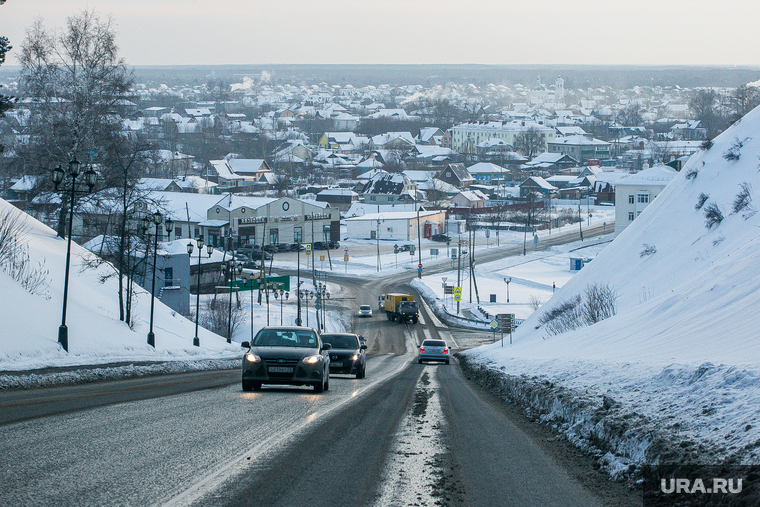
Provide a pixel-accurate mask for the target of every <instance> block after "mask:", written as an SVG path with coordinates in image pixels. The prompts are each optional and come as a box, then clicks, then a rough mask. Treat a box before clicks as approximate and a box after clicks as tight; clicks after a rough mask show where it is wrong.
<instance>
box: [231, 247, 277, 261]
mask: <svg viewBox="0 0 760 507" xmlns="http://www.w3.org/2000/svg"><path fill="white" fill-rule="evenodd" d="M235 255H236V256H238V255H241V256H245V257H247V258H249V259H252V260H256V261H260V260H261V248H256V249H255V250H251V249H245V250H244V249H238V250H237V251H236V252H235ZM271 258H272V254H270V253H269V252H267V251H266V250H264V260H265V261H268V260H270V259H271Z"/></svg>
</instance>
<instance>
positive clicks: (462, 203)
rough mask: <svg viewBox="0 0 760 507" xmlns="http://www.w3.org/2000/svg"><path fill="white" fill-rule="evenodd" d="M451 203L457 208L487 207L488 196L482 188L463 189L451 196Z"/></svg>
mask: <svg viewBox="0 0 760 507" xmlns="http://www.w3.org/2000/svg"><path fill="white" fill-rule="evenodd" d="M451 205H452V206H454V207H455V208H470V209H478V208H485V207H486V206H488V196H487V195H486V194H484V193H483V192H481V191H480V190H463V191H461V192H459V193H458V194H457V195H455V196H454V197H452V198H451Z"/></svg>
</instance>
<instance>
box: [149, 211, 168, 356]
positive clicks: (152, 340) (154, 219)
mask: <svg viewBox="0 0 760 507" xmlns="http://www.w3.org/2000/svg"><path fill="white" fill-rule="evenodd" d="M161 222H164V227H166V233H167V234H170V233H171V232H172V230H173V229H174V221H173V220H172V219H171V218H167V219H166V220H165V221H164V216H163V215H162V214H161V213H160V212H158V211H156V212H155V213H153V215H151V218H148V217H145V218H143V229H144V230H145V232H146V234H147V232H148V229H149V228H150V225H151V223H152V224H153V225H155V228H156V231H155V234H154V235H153V283H152V285H151V290H150V330H149V331H148V345H150V346H151V347H155V346H156V335H155V334H154V333H153V308H154V306H155V303H156V254H157V252H158V226H159V225H161Z"/></svg>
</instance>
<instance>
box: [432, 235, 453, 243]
mask: <svg viewBox="0 0 760 507" xmlns="http://www.w3.org/2000/svg"><path fill="white" fill-rule="evenodd" d="M430 239H432V240H433V241H440V242H447V241H451V238H450V237H449V236H446V235H445V234H433V236H432V237H431V238H430Z"/></svg>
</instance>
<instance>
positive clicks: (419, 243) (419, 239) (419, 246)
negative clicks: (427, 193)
mask: <svg viewBox="0 0 760 507" xmlns="http://www.w3.org/2000/svg"><path fill="white" fill-rule="evenodd" d="M415 206H416V207H417V261H418V264H419V265H420V266H422V237H421V236H420V205H419V203H416V204H415ZM397 258H398V257H397ZM417 278H419V279H422V268H419V270H418V271H417Z"/></svg>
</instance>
